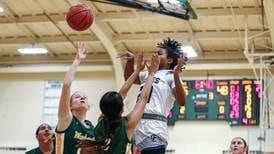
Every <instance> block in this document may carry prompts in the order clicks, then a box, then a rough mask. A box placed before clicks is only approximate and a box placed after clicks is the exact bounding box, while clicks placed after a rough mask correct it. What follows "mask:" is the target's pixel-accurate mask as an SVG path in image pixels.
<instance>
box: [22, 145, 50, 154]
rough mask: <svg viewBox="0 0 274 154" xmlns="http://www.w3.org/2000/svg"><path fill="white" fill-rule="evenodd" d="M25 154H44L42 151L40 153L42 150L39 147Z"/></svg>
mask: <svg viewBox="0 0 274 154" xmlns="http://www.w3.org/2000/svg"><path fill="white" fill-rule="evenodd" d="M54 153H55V152H52V154H54ZM25 154H43V153H42V152H41V151H40V148H39V147H37V148H35V149H31V150H29V151H27V152H26V153H25Z"/></svg>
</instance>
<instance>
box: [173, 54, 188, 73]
mask: <svg viewBox="0 0 274 154" xmlns="http://www.w3.org/2000/svg"><path fill="white" fill-rule="evenodd" d="M184 65H185V61H184V57H183V56H182V55H181V56H180V58H178V63H177V65H176V66H175V67H174V69H173V71H174V73H180V72H182V68H183V66H184Z"/></svg>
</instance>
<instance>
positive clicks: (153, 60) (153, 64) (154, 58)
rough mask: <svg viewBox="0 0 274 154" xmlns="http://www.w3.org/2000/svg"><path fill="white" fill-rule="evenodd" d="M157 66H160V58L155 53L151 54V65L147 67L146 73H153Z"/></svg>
mask: <svg viewBox="0 0 274 154" xmlns="http://www.w3.org/2000/svg"><path fill="white" fill-rule="evenodd" d="M159 64H160V57H159V55H158V54H157V53H153V54H152V56H151V64H150V66H149V67H148V72H149V73H155V72H157V71H158V69H159Z"/></svg>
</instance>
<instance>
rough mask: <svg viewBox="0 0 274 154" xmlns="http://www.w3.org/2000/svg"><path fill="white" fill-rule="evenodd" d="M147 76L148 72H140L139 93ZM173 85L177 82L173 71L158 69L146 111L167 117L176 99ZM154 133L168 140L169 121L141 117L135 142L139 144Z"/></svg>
mask: <svg viewBox="0 0 274 154" xmlns="http://www.w3.org/2000/svg"><path fill="white" fill-rule="evenodd" d="M147 76H148V72H141V73H140V74H139V78H140V81H141V87H140V90H139V93H140V92H141V90H142V87H143V86H144V84H145V82H146V79H147ZM173 87H175V84H174V77H173V73H172V71H171V70H158V71H157V72H156V74H155V75H154V81H153V84H152V92H151V94H150V97H149V100H148V103H147V104H146V107H145V111H144V113H153V114H158V115H162V116H164V117H167V116H168V114H169V112H170V110H171V108H172V107H173V104H174V101H175V97H174V95H173V93H172V88H173ZM137 99H138V98H137ZM153 134H154V135H157V136H159V137H161V138H163V139H164V140H166V141H168V129H167V123H165V122H163V121H159V120H151V119H141V120H140V122H139V123H138V125H137V127H136V131H135V135H134V139H135V143H136V144H139V143H140V142H142V141H143V140H144V139H145V138H147V137H149V136H151V135H153Z"/></svg>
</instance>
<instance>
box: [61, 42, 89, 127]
mask: <svg viewBox="0 0 274 154" xmlns="http://www.w3.org/2000/svg"><path fill="white" fill-rule="evenodd" d="M84 58H86V49H85V46H84V44H83V43H81V42H78V43H76V55H75V58H74V60H73V63H72V65H71V66H70V68H69V70H68V71H67V73H66V75H65V78H64V81H63V87H62V92H61V98H60V102H59V109H58V123H57V130H58V131H63V130H65V129H66V128H68V126H69V124H70V122H71V120H72V113H71V110H70V87H71V83H72V81H73V79H74V75H75V72H76V70H77V67H78V66H79V64H80V62H81V60H82V59H84Z"/></svg>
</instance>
